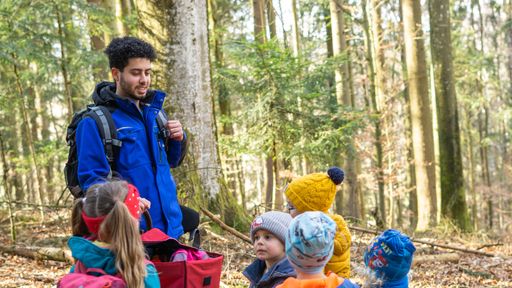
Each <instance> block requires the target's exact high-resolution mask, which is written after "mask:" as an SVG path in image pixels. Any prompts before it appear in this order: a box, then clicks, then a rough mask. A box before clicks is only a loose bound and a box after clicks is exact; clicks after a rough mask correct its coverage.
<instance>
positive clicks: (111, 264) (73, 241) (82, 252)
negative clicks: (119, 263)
mask: <svg viewBox="0 0 512 288" xmlns="http://www.w3.org/2000/svg"><path fill="white" fill-rule="evenodd" d="M68 246H69V248H70V249H71V253H72V255H73V258H75V259H77V260H80V262H82V263H83V264H84V266H85V267H87V268H100V269H102V270H103V271H105V272H106V273H107V274H110V275H114V274H116V273H117V272H116V271H117V269H116V258H115V255H114V253H112V251H110V250H109V249H107V248H102V247H99V246H97V245H95V244H94V243H93V242H91V241H89V240H87V239H85V238H82V237H77V236H73V237H71V238H69V240H68Z"/></svg>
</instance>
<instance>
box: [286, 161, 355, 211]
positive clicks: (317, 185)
mask: <svg viewBox="0 0 512 288" xmlns="http://www.w3.org/2000/svg"><path fill="white" fill-rule="evenodd" d="M344 178H345V173H344V172H343V170H341V169H340V168H338V167H332V168H330V169H329V170H327V173H313V174H308V175H305V176H302V177H299V178H297V179H294V180H293V181H292V182H291V183H290V184H289V185H288V187H286V190H285V192H284V194H285V195H286V198H288V201H290V202H291V203H292V204H293V206H295V208H297V210H298V211H299V212H305V211H322V212H327V210H329V208H330V207H331V206H332V203H333V202H334V197H335V195H336V185H339V184H341V182H343V179H344Z"/></svg>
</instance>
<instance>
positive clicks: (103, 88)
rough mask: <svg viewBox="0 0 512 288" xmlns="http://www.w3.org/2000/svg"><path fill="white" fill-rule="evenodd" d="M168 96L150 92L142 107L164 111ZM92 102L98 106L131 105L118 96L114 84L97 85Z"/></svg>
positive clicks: (158, 91) (142, 102) (103, 83)
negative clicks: (124, 103)
mask: <svg viewBox="0 0 512 288" xmlns="http://www.w3.org/2000/svg"><path fill="white" fill-rule="evenodd" d="M165 97H166V94H165V93H164V92H162V91H160V90H149V91H148V92H147V94H146V97H145V98H144V99H143V100H142V101H141V105H145V106H149V107H151V108H155V109H158V110H160V109H162V107H163V103H164V100H165ZM91 98H92V100H93V101H94V103H95V104H96V105H105V106H109V105H110V106H111V105H116V104H118V106H119V103H123V102H126V103H127V105H128V103H130V104H131V101H130V100H129V99H123V98H120V97H119V96H118V95H117V94H116V85H115V83H112V82H106V81H104V82H101V83H98V84H97V85H96V88H95V89H94V91H93V93H92V95H91Z"/></svg>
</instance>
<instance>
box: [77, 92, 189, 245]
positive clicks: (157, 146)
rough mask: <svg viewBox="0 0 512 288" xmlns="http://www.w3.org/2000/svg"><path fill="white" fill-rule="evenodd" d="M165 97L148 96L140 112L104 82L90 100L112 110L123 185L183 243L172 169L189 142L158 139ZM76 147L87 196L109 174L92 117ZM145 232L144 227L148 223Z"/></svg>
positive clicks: (86, 120) (82, 126) (155, 221)
mask: <svg viewBox="0 0 512 288" xmlns="http://www.w3.org/2000/svg"><path fill="white" fill-rule="evenodd" d="M165 96H166V95H165V93H164V92H162V91H156V90H152V91H148V94H147V96H146V98H145V99H144V100H143V101H141V103H140V108H141V110H139V109H138V108H137V107H136V105H135V104H134V103H133V102H132V101H131V100H129V99H122V98H120V97H119V96H117V95H116V94H115V84H113V83H109V82H102V83H99V84H98V85H97V86H96V88H95V90H94V92H93V94H92V99H93V101H94V103H95V104H96V105H105V106H108V107H114V110H113V111H112V118H113V120H114V124H115V127H116V128H117V138H118V139H119V140H121V141H122V146H121V148H120V150H119V153H115V155H116V156H115V171H116V172H117V173H118V174H119V176H121V177H122V179H123V180H126V181H128V182H129V183H132V184H133V185H135V186H136V187H137V188H138V189H139V192H140V195H141V197H143V198H146V199H148V200H149V201H151V208H150V209H149V212H150V214H151V218H152V220H153V227H156V228H159V229H160V230H162V231H163V232H164V233H166V234H167V235H169V236H171V237H173V238H179V237H180V236H181V235H182V234H183V227H182V224H181V221H182V215H181V210H180V207H179V204H178V198H177V195H176V184H175V182H174V179H173V177H172V175H171V171H170V168H173V167H176V166H177V165H178V164H179V160H180V158H181V153H182V148H183V149H184V147H182V146H184V141H186V139H184V140H183V141H181V142H180V141H173V140H171V139H168V141H167V140H166V139H163V138H162V137H159V132H160V131H159V129H158V124H157V121H156V116H157V114H158V112H159V111H160V110H161V109H162V105H163V103H164V99H165ZM165 142H168V143H167V145H166V143H165ZM76 143H77V153H78V179H79V182H80V187H81V188H82V189H83V191H86V190H87V188H89V186H91V185H93V184H96V183H99V182H102V181H105V179H107V177H108V174H109V172H110V165H109V163H108V161H107V158H106V156H105V155H106V154H105V148H104V145H103V143H102V140H101V137H100V134H99V130H98V127H97V125H96V123H95V121H94V120H93V119H92V118H89V117H87V118H84V119H83V120H82V121H80V123H79V125H78V128H77V132H76ZM141 227H142V228H143V229H144V228H145V223H144V221H142V222H141Z"/></svg>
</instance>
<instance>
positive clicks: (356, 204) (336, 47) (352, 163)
mask: <svg viewBox="0 0 512 288" xmlns="http://www.w3.org/2000/svg"><path fill="white" fill-rule="evenodd" d="M342 5H343V1H341V0H330V1H329V8H330V12H331V24H332V26H331V27H332V34H333V36H332V38H333V55H334V57H336V56H340V55H343V54H345V55H347V54H348V52H347V42H346V39H345V23H344V17H343V10H342V7H343V6H342ZM347 58H348V57H347ZM349 61H350V60H347V61H345V62H344V63H342V64H340V65H339V66H338V68H337V69H336V70H335V80H336V99H337V102H338V103H337V104H338V107H339V108H340V109H341V107H342V106H347V107H351V108H354V104H355V103H353V101H352V99H353V96H352V95H351V88H350V86H351V85H352V84H351V79H350V73H349V65H348V62H349ZM340 157H341V155H340ZM358 161H359V160H358V158H357V151H356V147H355V145H354V143H353V142H350V143H348V145H347V149H346V161H344V162H345V165H346V166H345V170H346V177H345V179H346V180H345V181H346V183H347V187H348V189H347V190H348V192H349V193H348V194H349V204H348V208H349V209H348V210H349V211H348V212H349V213H348V214H349V215H350V216H352V217H354V218H356V219H360V218H361V217H362V215H361V203H360V196H359V193H360V187H359V185H358V180H357V165H358V164H357V163H358ZM341 162H342V161H339V163H341ZM338 194H341V192H340V193H338ZM338 197H339V196H338ZM340 206H341V205H340ZM340 208H341V207H339V206H337V209H340ZM337 212H338V213H340V214H341V210H338V211H337Z"/></svg>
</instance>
